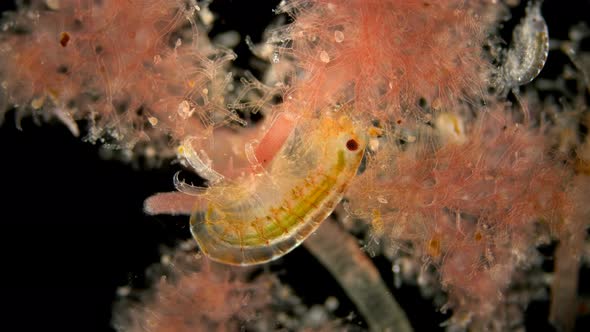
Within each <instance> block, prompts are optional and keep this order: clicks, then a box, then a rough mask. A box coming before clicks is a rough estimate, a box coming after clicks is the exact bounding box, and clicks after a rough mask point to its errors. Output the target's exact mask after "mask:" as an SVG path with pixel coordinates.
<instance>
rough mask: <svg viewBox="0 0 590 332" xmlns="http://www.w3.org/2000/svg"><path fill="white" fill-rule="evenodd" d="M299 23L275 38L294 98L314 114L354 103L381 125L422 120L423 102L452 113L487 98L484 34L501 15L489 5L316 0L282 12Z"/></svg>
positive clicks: (496, 7) (295, 4) (495, 6)
mask: <svg viewBox="0 0 590 332" xmlns="http://www.w3.org/2000/svg"><path fill="white" fill-rule="evenodd" d="M279 8H280V9H281V10H282V11H285V12H288V13H289V14H291V15H292V16H293V17H294V23H292V24H291V25H289V26H287V27H286V28H285V29H283V30H282V31H280V33H278V34H277V35H278V36H280V37H277V36H275V38H274V39H275V40H278V41H281V40H288V42H285V43H283V44H282V47H279V52H278V54H279V57H278V58H277V59H276V61H278V62H279V63H280V62H281V61H293V62H294V64H295V66H296V67H298V68H299V71H298V72H297V73H296V74H295V75H294V76H295V83H294V92H292V93H293V94H297V95H300V96H304V98H305V100H307V102H308V105H309V107H310V108H311V109H315V108H321V107H322V106H323V105H325V104H329V103H334V102H342V101H349V100H354V104H355V111H356V112H358V113H359V114H367V116H370V117H372V118H375V117H376V118H379V119H381V120H388V119H392V118H393V119H394V120H397V119H399V118H401V117H405V116H407V114H406V111H408V110H409V111H410V113H411V114H412V116H413V117H416V116H420V115H423V113H422V112H420V105H419V100H420V99H421V98H424V100H426V102H427V103H428V104H429V105H431V108H432V109H434V110H440V109H442V110H451V109H452V107H453V106H455V105H457V104H458V103H459V102H461V101H462V100H468V101H472V100H473V99H478V98H481V97H483V95H484V92H483V91H484V89H485V86H486V79H487V75H488V70H489V63H488V61H487V60H486V59H485V57H484V56H483V53H482V50H483V45H484V44H485V41H486V37H487V36H486V33H487V32H489V31H490V30H491V29H492V28H493V26H494V22H495V20H496V16H497V13H498V12H499V11H500V10H501V9H502V7H501V6H500V5H499V4H493V3H492V2H491V1H462V0H461V1H459V0H458V1H453V0H451V1H415V0H410V1H398V0H385V1H383V0H369V1H367V0H353V1H344V0H333V1H326V0H316V1H286V2H285V3H284V4H283V5H282V6H280V7H279Z"/></svg>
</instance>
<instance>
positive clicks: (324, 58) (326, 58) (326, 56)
mask: <svg viewBox="0 0 590 332" xmlns="http://www.w3.org/2000/svg"><path fill="white" fill-rule="evenodd" d="M320 60H321V61H322V62H323V63H328V62H330V55H329V54H328V52H326V51H321V52H320Z"/></svg>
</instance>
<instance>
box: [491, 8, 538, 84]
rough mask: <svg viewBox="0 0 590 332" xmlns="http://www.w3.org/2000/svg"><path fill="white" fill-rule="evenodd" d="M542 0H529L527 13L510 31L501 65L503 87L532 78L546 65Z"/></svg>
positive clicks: (528, 80) (525, 81) (522, 82)
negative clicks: (509, 38) (510, 34)
mask: <svg viewBox="0 0 590 332" xmlns="http://www.w3.org/2000/svg"><path fill="white" fill-rule="evenodd" d="M541 4H542V1H541V0H532V1H530V2H529V4H528V6H527V9H526V16H525V17H524V18H523V20H522V21H521V22H520V24H519V25H518V26H517V27H516V28H515V29H514V32H513V33H512V43H511V46H510V49H509V50H508V54H507V56H506V62H505V63H504V65H503V66H502V70H503V76H504V81H505V82H504V83H505V85H506V87H505V89H506V88H516V87H517V86H519V85H524V84H527V83H529V82H530V81H532V80H533V79H535V77H537V75H539V73H540V72H541V69H543V67H544V66H545V61H547V55H548V53H549V31H548V29H547V24H546V23H545V19H544V18H543V15H541Z"/></svg>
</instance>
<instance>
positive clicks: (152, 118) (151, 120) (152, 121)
mask: <svg viewBox="0 0 590 332" xmlns="http://www.w3.org/2000/svg"><path fill="white" fill-rule="evenodd" d="M148 122H149V123H150V124H151V125H152V127H155V126H156V125H157V124H158V118H156V117H153V116H150V117H149V118H148Z"/></svg>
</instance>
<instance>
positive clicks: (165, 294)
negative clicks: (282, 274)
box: [113, 251, 276, 332]
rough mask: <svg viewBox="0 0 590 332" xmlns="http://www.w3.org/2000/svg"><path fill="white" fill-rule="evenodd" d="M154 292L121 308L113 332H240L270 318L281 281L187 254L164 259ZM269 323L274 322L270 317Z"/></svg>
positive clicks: (141, 295)
mask: <svg viewBox="0 0 590 332" xmlns="http://www.w3.org/2000/svg"><path fill="white" fill-rule="evenodd" d="M159 268H160V269H162V271H156V273H157V274H158V275H160V274H161V273H164V275H162V276H160V277H159V279H158V280H157V281H156V282H155V284H154V285H153V286H152V288H151V290H150V291H148V292H144V293H141V294H139V295H140V297H139V298H140V300H141V302H137V301H136V300H133V298H134V296H133V297H129V298H127V299H124V300H123V301H121V302H120V303H118V305H117V306H116V308H115V310H116V312H115V320H114V322H113V325H114V327H115V328H116V329H117V330H119V331H125V332H152V331H153V332H156V331H157V332H166V331H170V332H172V331H175V332H177V331H178V332H184V331H186V332H188V331H220V332H221V331H238V330H240V329H242V328H243V327H244V326H248V324H253V323H255V322H256V321H257V320H262V319H263V317H265V315H266V314H268V313H270V308H269V306H270V304H271V300H272V296H271V294H272V292H271V290H272V289H273V287H274V286H275V285H276V281H275V280H274V279H273V278H272V277H270V276H268V275H266V274H263V275H261V276H258V277H256V278H254V279H253V280H248V276H249V274H250V273H251V272H252V271H251V270H247V269H233V268H230V267H227V266H221V265H217V264H215V263H212V262H209V261H208V260H206V259H205V258H200V257H195V256H194V254H188V253H187V252H182V251H179V252H176V253H174V254H173V255H172V256H164V257H163V262H162V265H161V266H159ZM267 316H269V317H266V320H269V319H270V318H271V316H270V315H267Z"/></svg>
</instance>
